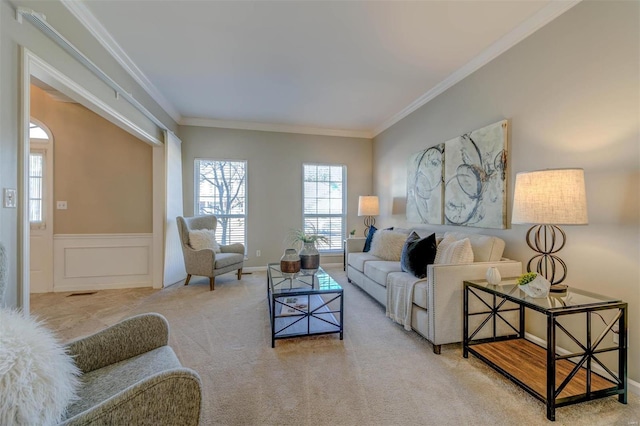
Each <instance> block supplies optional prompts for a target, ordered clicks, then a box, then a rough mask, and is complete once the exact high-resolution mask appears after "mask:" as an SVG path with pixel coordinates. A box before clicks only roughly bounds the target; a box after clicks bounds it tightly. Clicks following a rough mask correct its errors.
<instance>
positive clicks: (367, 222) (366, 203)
mask: <svg viewBox="0 0 640 426" xmlns="http://www.w3.org/2000/svg"><path fill="white" fill-rule="evenodd" d="M379 214H380V203H379V201H378V196H377V195H361V196H360V197H359V198H358V216H365V218H364V226H365V230H364V236H365V237H366V236H367V235H369V229H370V228H371V226H373V225H375V223H376V219H375V218H374V217H373V216H377V215H379Z"/></svg>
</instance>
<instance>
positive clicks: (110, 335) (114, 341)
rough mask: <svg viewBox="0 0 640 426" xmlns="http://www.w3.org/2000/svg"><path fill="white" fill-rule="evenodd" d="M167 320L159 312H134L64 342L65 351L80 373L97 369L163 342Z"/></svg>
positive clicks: (159, 345) (155, 346) (164, 342)
mask: <svg viewBox="0 0 640 426" xmlns="http://www.w3.org/2000/svg"><path fill="white" fill-rule="evenodd" d="M168 341H169V323H168V322H167V320H166V319H165V318H164V317H163V316H162V315H160V314H155V313H149V314H142V315H137V316H134V317H131V318H128V319H126V320H124V321H121V322H119V323H118V324H115V325H113V326H111V327H109V328H106V329H104V330H102V331H100V332H98V333H96V334H93V335H91V336H87V337H83V338H80V339H77V340H74V341H72V342H70V343H68V344H67V350H68V353H69V355H71V356H73V357H74V359H75V362H76V365H77V366H78V368H80V370H81V371H82V372H83V373H88V372H89V371H93V370H97V369H99V368H102V367H104V366H106V365H110V364H114V363H116V362H120V361H123V360H125V359H128V358H132V357H134V356H137V355H140V354H143V353H145V352H148V351H150V350H152V349H155V348H159V347H161V346H165V345H166V344H167V343H168Z"/></svg>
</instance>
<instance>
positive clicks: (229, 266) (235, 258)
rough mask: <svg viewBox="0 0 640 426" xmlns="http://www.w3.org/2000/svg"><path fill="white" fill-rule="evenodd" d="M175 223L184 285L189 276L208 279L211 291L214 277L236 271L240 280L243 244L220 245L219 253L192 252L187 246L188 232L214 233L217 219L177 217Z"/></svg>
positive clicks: (208, 217)
mask: <svg viewBox="0 0 640 426" xmlns="http://www.w3.org/2000/svg"><path fill="white" fill-rule="evenodd" d="M176 221H177V223H178V231H179V232H180V241H181V242H182V254H183V256H184V266H185V269H186V271H187V280H186V281H185V282H184V285H189V280H190V279H191V275H198V276H203V277H209V289H210V290H211V291H213V289H214V285H215V277H217V276H218V275H221V274H226V273H227V272H231V271H235V270H236V269H237V270H238V279H241V278H242V266H243V265H244V244H240V243H235V244H229V245H220V250H221V251H222V252H221V253H215V252H214V251H213V250H210V249H202V250H194V249H193V248H192V247H191V244H189V231H195V230H198V229H210V230H212V231H214V232H215V230H216V227H217V226H218V218H216V217H215V216H214V215H203V216H193V217H181V216H178V217H177V218H176Z"/></svg>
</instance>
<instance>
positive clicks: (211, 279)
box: [209, 277, 216, 291]
mask: <svg viewBox="0 0 640 426" xmlns="http://www.w3.org/2000/svg"><path fill="white" fill-rule="evenodd" d="M215 284H216V277H209V291H213V286H214V285H215Z"/></svg>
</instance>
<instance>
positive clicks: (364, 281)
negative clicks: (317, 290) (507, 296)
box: [345, 229, 522, 354]
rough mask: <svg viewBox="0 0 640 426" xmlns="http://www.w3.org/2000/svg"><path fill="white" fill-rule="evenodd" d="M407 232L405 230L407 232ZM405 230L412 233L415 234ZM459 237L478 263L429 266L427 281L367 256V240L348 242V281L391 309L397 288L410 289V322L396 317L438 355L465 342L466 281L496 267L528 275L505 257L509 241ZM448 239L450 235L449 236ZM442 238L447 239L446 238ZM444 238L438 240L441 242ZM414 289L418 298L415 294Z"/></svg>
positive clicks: (420, 232) (422, 231)
mask: <svg viewBox="0 0 640 426" xmlns="http://www.w3.org/2000/svg"><path fill="white" fill-rule="evenodd" d="M415 231H416V232H417V233H418V235H420V236H421V237H425V236H428V235H430V234H432V233H433V231H430V230H428V229H415ZM401 232H402V231H401ZM404 232H406V233H407V235H408V234H409V232H410V231H409V230H405V231H404ZM452 234H454V235H455V236H456V237H457V238H458V239H462V238H469V240H470V242H471V248H472V250H473V254H474V262H473V263H467V264H456V265H445V264H439V265H433V264H432V265H428V266H427V277H426V278H424V279H419V278H416V277H415V276H414V275H413V274H410V273H407V272H402V268H401V266H400V262H396V261H386V260H382V259H379V258H377V257H376V256H373V255H372V254H370V253H368V252H367V253H364V252H363V248H364V242H365V239H364V238H349V239H347V244H346V253H345V256H346V262H347V268H346V269H347V278H348V280H349V282H351V283H353V284H355V285H357V286H358V287H360V288H361V289H362V290H364V291H365V292H366V293H368V294H369V295H370V296H371V297H373V298H374V299H375V300H377V301H378V302H379V303H381V304H382V305H383V306H385V307H386V308H387V315H388V316H391V315H389V307H388V306H387V303H388V301H389V300H395V299H393V298H392V296H393V294H392V289H395V290H397V289H401V290H402V289H403V287H405V288H406V291H407V295H408V296H407V297H408V298H410V301H411V303H407V306H406V309H407V310H408V313H407V317H408V318H409V319H408V320H407V321H403V320H402V318H394V320H395V321H396V322H400V323H402V324H403V325H404V326H405V328H407V329H413V330H414V331H416V332H417V333H419V334H420V335H422V336H423V337H425V338H426V339H427V340H428V341H429V342H430V343H431V344H432V345H433V351H434V353H436V354H439V353H440V350H441V345H445V344H449V343H457V342H461V341H462V331H463V330H462V321H463V320H462V308H463V307H462V298H463V296H462V292H463V281H465V280H470V279H484V278H485V275H486V272H487V269H488V268H489V267H492V266H495V267H496V268H498V270H499V271H500V274H501V275H502V277H514V276H518V275H520V274H521V273H522V264H521V262H519V261H514V260H509V259H504V258H502V254H503V252H504V247H505V242H504V240H502V239H500V238H497V237H493V236H488V235H481V234H465V233H452ZM445 235H446V234H445ZM440 237H442V235H440ZM440 239H441V238H439V239H438V241H439V240H440ZM411 290H412V291H413V294H411V293H410V291H411Z"/></svg>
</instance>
